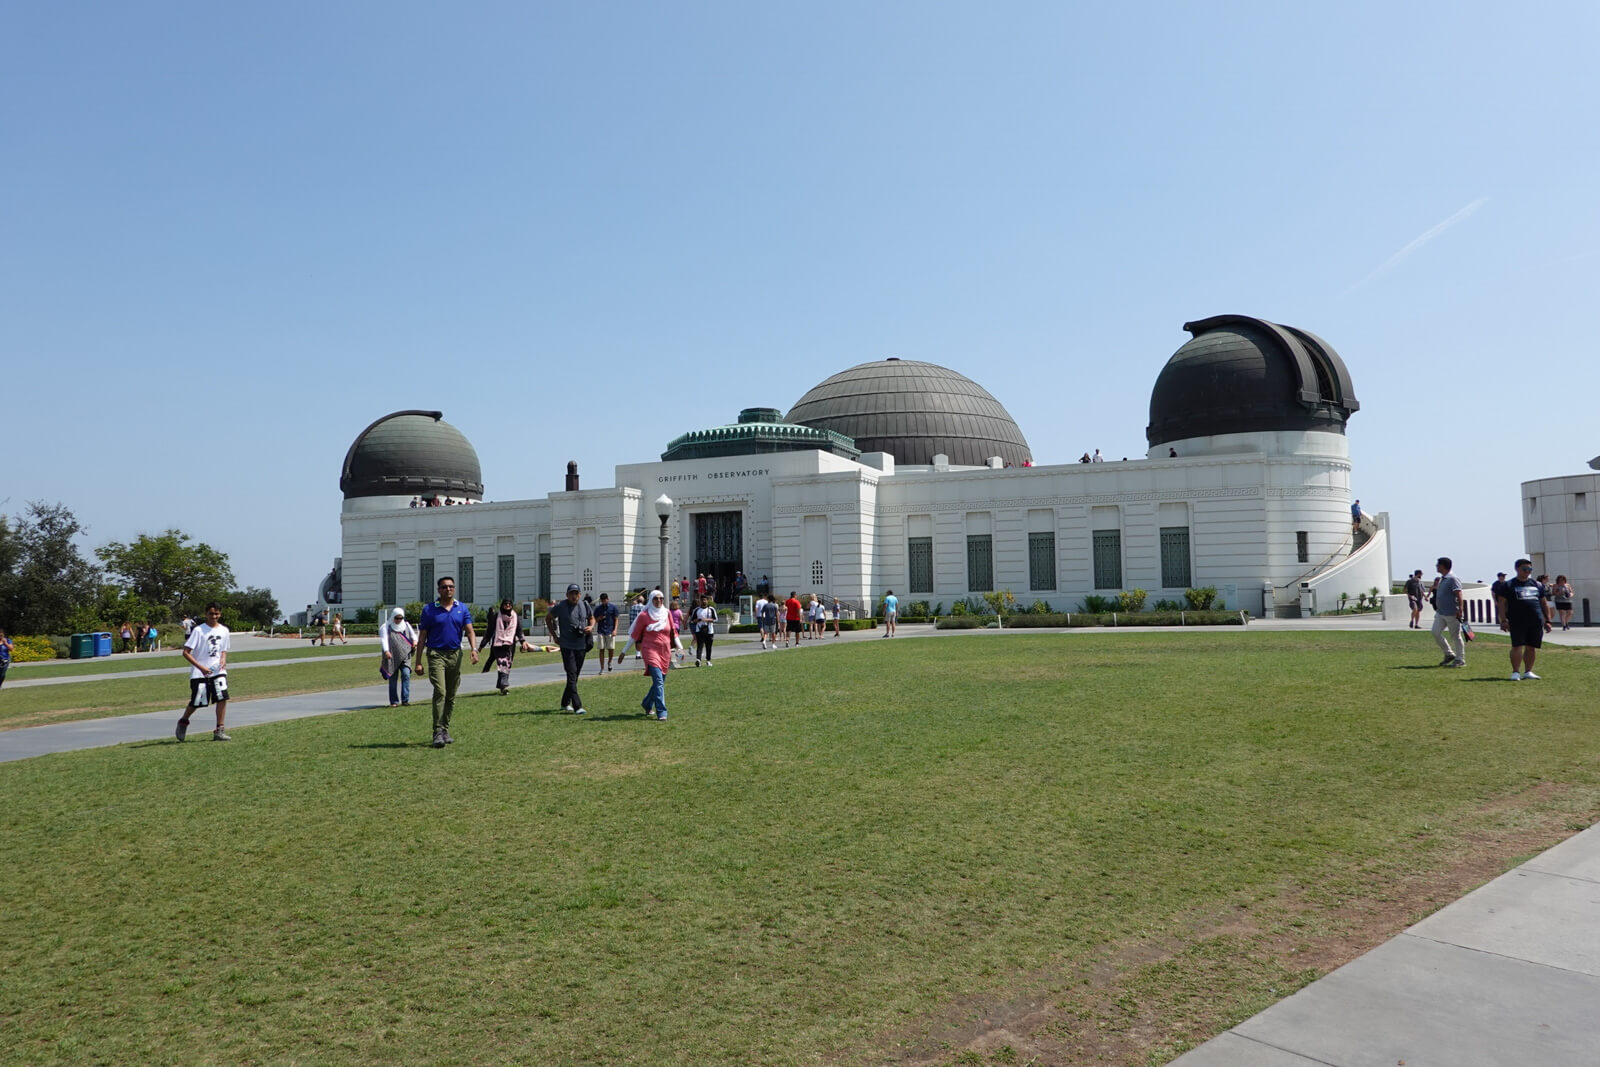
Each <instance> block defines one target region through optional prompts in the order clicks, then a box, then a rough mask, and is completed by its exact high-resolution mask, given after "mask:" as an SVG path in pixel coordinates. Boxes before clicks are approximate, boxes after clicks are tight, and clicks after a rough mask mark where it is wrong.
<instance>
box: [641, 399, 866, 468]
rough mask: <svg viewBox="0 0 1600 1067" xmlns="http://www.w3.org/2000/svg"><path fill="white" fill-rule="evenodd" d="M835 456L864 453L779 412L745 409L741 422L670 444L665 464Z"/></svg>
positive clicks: (839, 436)
mask: <svg viewBox="0 0 1600 1067" xmlns="http://www.w3.org/2000/svg"><path fill="white" fill-rule="evenodd" d="M812 450H816V451H820V452H832V453H833V454H834V455H836V456H844V457H845V458H846V459H855V458H856V457H857V456H859V455H861V450H860V449H859V448H857V447H856V445H855V442H854V441H852V440H850V438H848V437H846V436H845V435H844V434H842V433H834V432H833V431H832V430H819V429H813V428H812V427H810V426H796V425H795V424H794V423H790V422H784V421H783V418H782V416H780V415H779V414H778V409H777V408H745V409H744V410H743V411H741V412H739V421H738V422H736V423H733V424H732V425H729V426H715V427H712V428H711V429H709V430H691V431H690V432H688V433H686V434H680V435H679V436H677V437H674V438H673V439H672V440H671V441H670V442H668V443H667V450H666V451H665V452H663V453H661V458H662V459H663V460H674V459H711V458H713V457H716V456H749V455H758V454H760V453H763V452H810V451H812Z"/></svg>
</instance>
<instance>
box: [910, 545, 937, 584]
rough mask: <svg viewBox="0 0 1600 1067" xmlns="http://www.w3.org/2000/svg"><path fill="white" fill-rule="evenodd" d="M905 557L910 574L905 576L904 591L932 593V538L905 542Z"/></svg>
mask: <svg viewBox="0 0 1600 1067" xmlns="http://www.w3.org/2000/svg"><path fill="white" fill-rule="evenodd" d="M906 556H907V559H908V560H909V562H910V566H911V573H910V574H909V575H908V576H907V577H908V579H909V580H908V581H907V582H906V591H907V592H911V593H931V592H933V538H931V537H913V538H910V539H909V540H908V541H907V542H906Z"/></svg>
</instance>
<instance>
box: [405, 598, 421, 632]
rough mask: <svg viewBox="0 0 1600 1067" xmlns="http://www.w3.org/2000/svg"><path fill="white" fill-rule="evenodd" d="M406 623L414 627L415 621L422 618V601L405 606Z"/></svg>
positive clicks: (414, 601)
mask: <svg viewBox="0 0 1600 1067" xmlns="http://www.w3.org/2000/svg"><path fill="white" fill-rule="evenodd" d="M405 609H406V621H407V622H409V623H410V624H411V625H413V626H415V625H416V624H417V620H418V619H420V618H422V601H420V600H413V601H411V602H409V603H408V604H406V606H405Z"/></svg>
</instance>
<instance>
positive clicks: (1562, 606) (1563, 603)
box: [1556, 600, 1572, 611]
mask: <svg viewBox="0 0 1600 1067" xmlns="http://www.w3.org/2000/svg"><path fill="white" fill-rule="evenodd" d="M1556 610H1557V611H1571V610H1572V601H1570V600H1558V601H1556Z"/></svg>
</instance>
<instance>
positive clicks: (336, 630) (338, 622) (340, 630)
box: [328, 611, 350, 645]
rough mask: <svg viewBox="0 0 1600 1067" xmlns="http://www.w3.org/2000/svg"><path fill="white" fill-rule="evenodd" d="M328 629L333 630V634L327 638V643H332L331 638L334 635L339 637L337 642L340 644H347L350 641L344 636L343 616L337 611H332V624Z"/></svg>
mask: <svg viewBox="0 0 1600 1067" xmlns="http://www.w3.org/2000/svg"><path fill="white" fill-rule="evenodd" d="M329 629H331V630H332V631H333V634H332V636H330V637H329V638H328V644H330V645H331V644H333V639H334V638H335V637H337V638H338V639H339V643H340V644H341V645H348V644H349V643H350V642H349V641H348V640H347V639H346V638H345V636H344V616H343V615H341V614H339V613H338V612H337V611H336V612H334V613H333V624H332V626H330V627H329Z"/></svg>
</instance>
